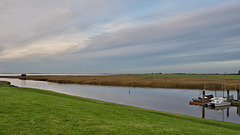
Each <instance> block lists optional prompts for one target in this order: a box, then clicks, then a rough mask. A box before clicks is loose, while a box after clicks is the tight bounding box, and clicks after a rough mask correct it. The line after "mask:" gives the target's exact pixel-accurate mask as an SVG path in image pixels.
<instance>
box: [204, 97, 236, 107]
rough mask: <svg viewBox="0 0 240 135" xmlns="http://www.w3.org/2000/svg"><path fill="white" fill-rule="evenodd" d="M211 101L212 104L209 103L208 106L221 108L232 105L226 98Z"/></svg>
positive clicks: (216, 98)
mask: <svg viewBox="0 0 240 135" xmlns="http://www.w3.org/2000/svg"><path fill="white" fill-rule="evenodd" d="M211 100H212V101H211V102H209V103H207V106H214V107H219V106H228V105H231V103H230V102H227V99H226V98H222V97H215V98H212V99H211Z"/></svg>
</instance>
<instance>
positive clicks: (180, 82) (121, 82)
mask: <svg viewBox="0 0 240 135" xmlns="http://www.w3.org/2000/svg"><path fill="white" fill-rule="evenodd" d="M0 77H1V78H19V79H26V80H37V81H48V82H55V83H66V84H88V85H101V86H122V87H149V88H172V89H207V90H223V89H224V87H225V90H227V89H228V90H235V89H239V88H240V75H225V79H224V76H223V75H188V74H185V75H184V74H170V75H163V74H128V75H29V76H28V75H27V76H26V77H22V76H0Z"/></svg>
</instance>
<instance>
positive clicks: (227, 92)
mask: <svg viewBox="0 0 240 135" xmlns="http://www.w3.org/2000/svg"><path fill="white" fill-rule="evenodd" d="M227 101H230V100H229V90H227Z"/></svg>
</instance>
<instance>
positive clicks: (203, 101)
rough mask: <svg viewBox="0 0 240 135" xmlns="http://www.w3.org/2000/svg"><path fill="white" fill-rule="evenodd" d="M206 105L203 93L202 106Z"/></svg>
mask: <svg viewBox="0 0 240 135" xmlns="http://www.w3.org/2000/svg"><path fill="white" fill-rule="evenodd" d="M204 105H205V91H203V98H202V106H204Z"/></svg>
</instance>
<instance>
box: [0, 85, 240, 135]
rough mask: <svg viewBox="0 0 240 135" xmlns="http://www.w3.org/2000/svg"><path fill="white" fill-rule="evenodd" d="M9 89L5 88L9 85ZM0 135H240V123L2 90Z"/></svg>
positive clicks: (47, 93) (16, 89)
mask: <svg viewBox="0 0 240 135" xmlns="http://www.w3.org/2000/svg"><path fill="white" fill-rule="evenodd" d="M4 85H5V84H4ZM0 95H1V98H0V105H1V107H0V117H1V119H0V134H205V133H207V134H209V135H211V134H224V135H225V134H233V135H234V134H239V133H240V130H239V129H240V125H239V124H234V123H228V122H220V121H214V120H207V119H201V118H195V117H190V116H185V115H178V114H172V113H165V112H159V111H152V110H146V109H141V108H135V107H130V106H125V105H119V104H114V103H107V102H103V101H97V100H92V99H86V98H80V97H74V96H69V95H65V94H60V93H55V92H51V91H45V90H38V89H30V88H19V87H7V86H5V87H0Z"/></svg>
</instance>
